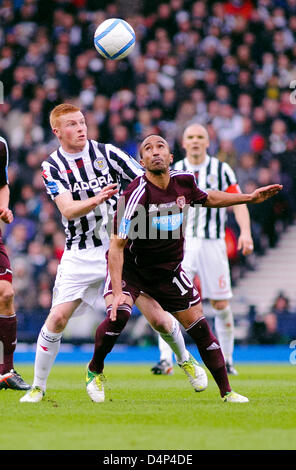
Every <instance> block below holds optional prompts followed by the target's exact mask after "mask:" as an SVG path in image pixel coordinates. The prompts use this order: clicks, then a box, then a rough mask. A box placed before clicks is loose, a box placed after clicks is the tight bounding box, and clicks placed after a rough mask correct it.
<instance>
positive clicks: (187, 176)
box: [114, 170, 208, 271]
mask: <svg viewBox="0 0 296 470" xmlns="http://www.w3.org/2000/svg"><path fill="white" fill-rule="evenodd" d="M207 196H208V195H207V193H205V192H204V191H201V190H200V189H199V188H198V187H197V186H196V182H195V178H194V176H193V175H192V173H189V172H183V171H176V170H172V171H170V182H169V185H168V187H167V188H166V189H161V188H159V187H158V186H155V185H154V184H153V183H151V182H150V181H149V180H148V179H147V178H146V176H145V175H143V176H139V177H138V178H136V179H135V180H134V181H133V182H132V183H130V184H129V186H128V187H127V189H126V191H125V192H124V193H123V195H122V197H121V198H120V201H119V204H118V209H117V212H116V214H115V217H114V233H116V234H117V235H118V236H119V237H120V238H123V239H126V238H128V239H129V240H128V243H127V245H126V247H125V251H124V259H125V263H136V265H137V266H138V267H142V268H145V269H146V268H154V269H155V268H156V269H161V270H165V271H171V270H173V269H175V268H176V267H177V266H178V265H179V264H180V263H181V261H182V260H183V244H184V235H183V232H184V227H185V219H186V213H187V211H188V208H189V206H190V205H194V204H201V205H204V204H205V202H206V200H207Z"/></svg>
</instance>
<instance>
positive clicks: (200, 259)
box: [151, 124, 253, 375]
mask: <svg viewBox="0 0 296 470" xmlns="http://www.w3.org/2000/svg"><path fill="white" fill-rule="evenodd" d="M182 143H183V148H184V149H185V152H186V156H185V158H184V159H183V160H180V161H178V162H177V163H176V164H175V165H174V168H175V169H177V170H185V171H190V172H192V173H193V174H194V175H195V179H196V183H197V185H198V187H199V188H201V189H203V190H204V191H207V190H208V189H218V190H220V191H226V192H227V193H240V192H241V191H240V188H239V186H238V184H237V180H236V177H235V174H234V172H233V170H232V169H231V168H230V166H229V165H228V163H226V162H221V161H219V160H218V159H217V158H215V157H210V156H209V155H208V154H207V149H208V147H209V144H210V143H209V136H208V133H207V130H206V128H205V127H203V126H201V125H199V124H191V125H189V126H188V127H187V128H186V129H185V130H184V133H183V142H182ZM233 212H234V216H235V219H236V221H237V223H238V226H239V228H240V236H239V239H238V249H239V250H242V253H243V254H244V255H249V254H251V253H252V252H253V240H252V235H251V228H250V217H249V211H248V208H247V206H246V205H245V204H244V205H239V206H234V207H233ZM226 217H227V215H226V209H225V208H219V209H216V208H209V207H201V208H191V209H190V212H189V217H188V223H187V226H186V237H185V239H186V242H185V254H184V260H183V263H182V265H183V268H184V269H185V271H186V272H187V274H188V276H189V277H190V279H191V280H193V279H194V277H195V276H196V275H198V276H199V278H200V283H201V292H202V297H203V299H209V300H210V303H211V306H212V311H213V314H214V316H215V331H216V334H217V337H218V339H219V342H220V345H221V348H222V351H223V354H224V358H225V361H226V368H227V372H228V373H229V374H232V375H237V371H236V369H235V368H234V367H233V347H234V322H233V314H232V310H231V306H230V304H229V299H231V297H232V292H231V280H230V269H229V262H228V257H227V249H226V243H225V222H226ZM159 349H160V361H159V362H158V363H157V364H156V365H155V366H154V367H153V368H152V369H151V370H152V372H153V373H154V374H165V373H167V371H171V370H172V364H173V358H172V351H171V350H170V348H169V347H168V346H167V343H165V342H164V341H163V340H162V338H161V337H160V336H159Z"/></svg>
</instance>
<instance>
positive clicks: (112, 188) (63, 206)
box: [55, 183, 118, 220]
mask: <svg viewBox="0 0 296 470" xmlns="http://www.w3.org/2000/svg"><path fill="white" fill-rule="evenodd" d="M116 193H118V189H117V183H113V184H108V185H107V186H105V187H104V188H103V189H101V191H100V192H99V193H98V194H96V195H95V196H92V197H90V198H88V199H85V200H83V201H75V200H74V199H73V197H72V194H71V193H70V191H67V192H64V193H62V194H59V195H58V196H56V198H55V203H56V205H57V207H58V209H59V211H60V212H61V214H62V215H63V216H64V217H66V219H68V220H71V219H76V218H78V217H83V216H84V215H86V214H88V213H89V212H90V211H92V210H94V209H95V208H96V207H97V206H98V205H99V204H102V203H103V202H105V201H107V199H109V198H110V197H112V196H114V194H116Z"/></svg>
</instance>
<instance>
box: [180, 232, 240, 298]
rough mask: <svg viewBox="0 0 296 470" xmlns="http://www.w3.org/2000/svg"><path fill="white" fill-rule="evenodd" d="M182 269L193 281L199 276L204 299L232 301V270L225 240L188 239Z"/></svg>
mask: <svg viewBox="0 0 296 470" xmlns="http://www.w3.org/2000/svg"><path fill="white" fill-rule="evenodd" d="M184 248H185V249H184V259H183V262H182V267H183V269H184V270H185V271H186V273H187V274H188V276H189V277H190V279H191V280H193V279H194V277H195V276H196V275H198V277H199V279H200V284H201V293H202V298H203V299H211V300H226V299H231V297H232V291H231V280H230V269H229V262H228V257H227V250H226V244H225V241H224V240H221V239H217V240H208V239H204V238H190V237H187V238H186V241H185V247H184Z"/></svg>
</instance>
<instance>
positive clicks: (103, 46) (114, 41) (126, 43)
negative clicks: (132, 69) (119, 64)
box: [94, 18, 136, 60]
mask: <svg viewBox="0 0 296 470" xmlns="http://www.w3.org/2000/svg"><path fill="white" fill-rule="evenodd" d="M135 41H136V35H135V31H134V30H133V28H132V27H131V25H130V24H129V23H127V22H126V21H124V20H122V19H120V18H110V19H108V20H105V21H103V23H101V24H100V25H99V26H98V27H97V29H96V31H95V34H94V44H95V48H96V49H97V51H98V52H99V54H101V56H103V57H104V58H105V59H112V60H120V59H123V58H124V57H127V56H128V55H129V54H130V53H131V52H132V50H133V48H134V47H135Z"/></svg>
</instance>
